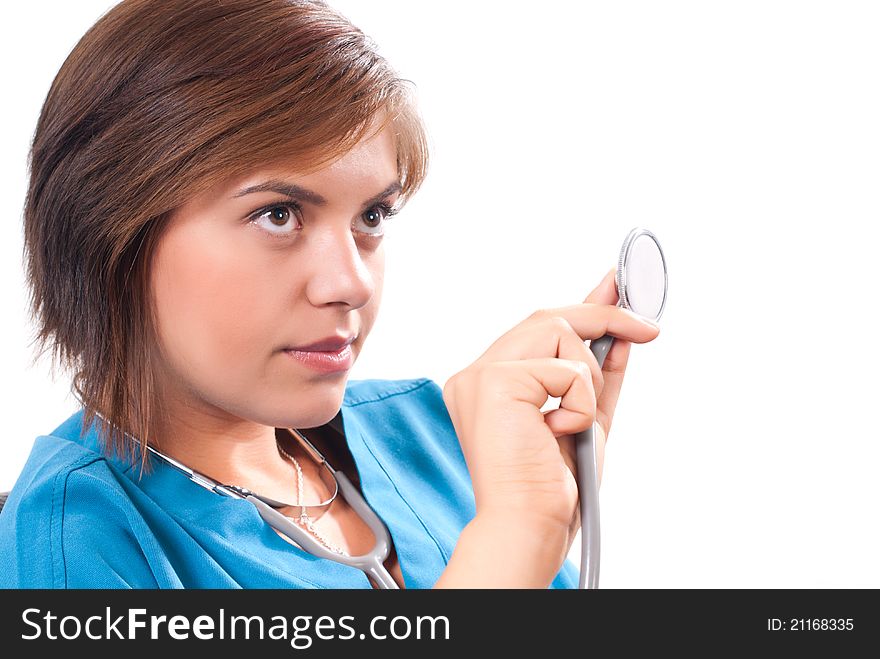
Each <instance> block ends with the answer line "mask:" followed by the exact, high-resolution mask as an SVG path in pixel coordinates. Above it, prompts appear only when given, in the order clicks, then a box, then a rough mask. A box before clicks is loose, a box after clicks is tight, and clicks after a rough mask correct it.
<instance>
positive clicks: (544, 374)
mask: <svg viewBox="0 0 880 659" xmlns="http://www.w3.org/2000/svg"><path fill="white" fill-rule="evenodd" d="M491 370H492V372H493V374H494V375H496V376H497V377H500V378H501V380H502V381H503V382H504V387H505V389H506V391H507V395H510V396H512V397H514V398H517V399H519V400H522V401H525V402H527V403H530V404H532V405H534V406H535V407H536V408H540V407H541V406H542V405H543V404H544V403H545V402H547V396H553V397H555V398H559V399H560V400H559V408H558V409H556V410H551V412H548V413H547V414H546V415H545V416H544V419H545V422H546V423H547V425H548V426H549V427H550V430H551V431H552V432H553V433H554V435H558V434H567V433H575V432H580V431H581V430H585V429H587V428H589V427H590V425H591V424H592V423H593V421H594V420H595V419H596V394H595V392H594V391H593V381H592V378H591V377H590V371H589V369H588V368H587V367H586V366H585V365H584V363H583V362H579V361H569V360H567V359H556V358H550V357H546V358H538V359H525V360H519V361H512V362H494V363H493V364H492V369H491ZM554 413H555V414H554Z"/></svg>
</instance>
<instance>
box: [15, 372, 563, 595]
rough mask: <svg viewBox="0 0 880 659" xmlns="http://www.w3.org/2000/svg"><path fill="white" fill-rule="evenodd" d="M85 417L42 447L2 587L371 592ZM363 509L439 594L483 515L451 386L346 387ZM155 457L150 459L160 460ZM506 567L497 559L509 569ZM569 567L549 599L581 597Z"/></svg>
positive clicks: (24, 482) (413, 577)
mask: <svg viewBox="0 0 880 659" xmlns="http://www.w3.org/2000/svg"><path fill="white" fill-rule="evenodd" d="M82 418H83V410H82V409H80V410H79V411H78V412H76V413H75V414H73V415H72V416H71V417H70V418H68V419H67V421H65V422H64V423H62V424H61V425H60V426H59V427H58V428H57V429H56V430H55V431H53V432H52V434H50V435H44V436H40V437H37V439H36V440H35V442H34V446H33V449H32V450H31V454H30V456H29V458H28V460H27V463H26V464H25V466H24V469H23V470H22V472H21V474H20V476H19V478H18V480H17V482H16V484H15V486H14V488H13V489H12V491H11V493H10V495H9V499H8V501H7V503H6V506H5V507H4V508H3V511H2V513H0V565H2V569H0V588H370V587H371V586H370V582H369V581H368V580H367V577H366V576H365V575H364V573H363V572H361V571H360V570H358V569H357V568H352V567H348V566H345V565H342V564H340V563H336V562H334V561H331V560H328V559H322V558H316V557H314V556H312V555H310V554H308V553H307V552H305V551H303V550H301V549H299V548H298V547H295V546H294V545H292V544H290V543H289V542H287V541H285V540H284V539H282V538H281V537H280V536H279V535H278V534H277V533H276V532H275V531H274V530H273V529H272V528H271V527H270V526H269V525H267V524H266V523H265V522H264V521H263V520H262V518H261V517H260V516H259V513H258V512H257V509H256V508H255V507H254V506H253V504H251V503H250V502H248V501H245V500H243V499H234V498H230V497H226V496H222V495H218V494H216V493H214V492H210V491H209V490H206V489H204V488H203V487H201V486H199V485H197V484H196V483H193V482H192V481H190V480H189V479H188V478H187V477H186V476H185V475H184V474H182V473H180V472H179V471H178V470H176V469H174V468H173V467H171V466H170V465H168V464H166V463H164V462H162V461H161V460H157V459H155V458H153V459H152V460H151V464H152V465H153V470H152V472H151V473H150V474H144V475H143V477H142V478H141V479H140V480H138V478H137V472H138V471H139V469H136V468H134V467H132V466H129V465H127V464H125V463H123V462H122V461H120V460H119V459H118V458H116V457H115V456H108V455H105V454H104V453H103V452H102V451H101V449H100V445H99V443H98V432H97V429H96V424H94V423H93V424H92V425H91V426H90V427H89V428H88V429H87V430H86V432H81V428H82ZM340 418H341V420H342V425H343V427H344V435H345V438H346V441H347V442H348V447H349V449H350V450H351V453H352V456H353V458H354V461H355V464H356V466H357V471H358V474H359V476H360V481H361V489H362V492H363V494H364V497H365V499H366V500H367V501H368V502H369V503H370V505H371V506H372V507H373V508H374V509H375V510H376V512H377V513H378V515H379V516H380V517H381V518H382V520H383V521H384V522H385V524H386V525H387V526H388V530H389V531H390V533H391V536H392V540H393V543H394V547H395V550H396V552H397V556H398V560H399V562H400V569H401V573H402V575H403V578H404V583H405V584H406V587H407V588H431V587H432V586H433V585H434V583H435V582H436V581H437V579H438V578H439V577H440V574H441V573H442V572H443V570H444V569H445V567H446V565H447V563H448V562H449V558H450V556H451V555H452V550H453V549H454V548H455V544H456V541H457V540H458V537H459V535H460V534H461V532H462V530H463V529H464V527H465V525H466V524H467V523H468V522H469V521H470V520H471V519H473V516H474V514H475V506H474V495H473V486H472V483H471V480H470V475H469V473H468V470H467V466H466V463H465V460H464V456H463V454H462V451H461V445H460V444H459V441H458V438H457V436H456V434H455V429H454V427H453V425H452V421H451V420H450V418H449V414H448V410H447V408H446V406H445V403H444V402H443V395H442V390H441V388H440V387H439V386H438V385H437V384H436V383H435V382H434V381H433V380H430V379H428V378H419V379H410V380H350V381H349V382H348V384H347V386H346V390H345V396H344V400H343V404H342V406H341V409H340V414H339V415H337V417H336V420H337V421H338V420H339V419H340ZM151 457H152V456H151ZM503 558H504V557H503V556H500V557H499V560H503ZM577 584H578V572H577V569H576V568H575V566H574V565H573V564H572V563H571V562H570V561H569V560H566V561H565V563H564V564H563V566H562V568H561V570H560V571H559V573H558V574H557V575H556V577H555V578H554V580H553V583H552V584H551V586H550V587H551V588H577Z"/></svg>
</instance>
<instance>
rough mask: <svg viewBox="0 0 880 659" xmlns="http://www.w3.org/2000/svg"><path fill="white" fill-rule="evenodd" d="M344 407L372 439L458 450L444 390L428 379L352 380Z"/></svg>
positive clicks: (408, 446)
mask: <svg viewBox="0 0 880 659" xmlns="http://www.w3.org/2000/svg"><path fill="white" fill-rule="evenodd" d="M343 407H344V408H345V412H348V414H349V417H350V416H352V415H353V416H355V417H356V418H357V420H358V422H359V423H360V425H361V430H362V431H364V432H365V433H366V434H367V435H368V436H369V437H370V438H371V439H372V441H373V442H379V441H381V442H383V443H390V444H392V445H393V446H397V447H398V448H404V447H406V448H409V449H415V448H420V449H422V450H424V449H426V448H429V449H430V448H431V447H434V448H436V449H437V450H443V451H447V452H448V451H453V452H459V451H460V448H461V447H460V445H459V442H458V437H457V436H456V434H455V429H454V427H453V425H452V420H451V419H450V417H449V412H448V410H447V409H446V404H445V403H444V401H443V390H442V389H441V388H440V386H439V385H438V384H437V383H436V382H434V381H433V380H431V379H430V378H415V379H408V380H356V381H352V382H351V383H350V385H349V387H348V389H347V391H346V395H345V401H344V403H343Z"/></svg>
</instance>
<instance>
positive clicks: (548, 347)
mask: <svg viewBox="0 0 880 659" xmlns="http://www.w3.org/2000/svg"><path fill="white" fill-rule="evenodd" d="M555 318H562V319H564V320H565V321H566V322H567V323H568V325H570V326H571V328H572V330H573V331H574V332H575V334H576V335H577V336H578V337H579V338H580V339H581V341H586V340H588V339H597V338H599V337H600V336H604V335H605V334H611V335H612V336H614V337H616V338H620V339H624V340H626V341H632V342H633V343H647V342H648V341H652V340H654V339H655V338H657V335H658V334H660V328H659V327H658V326H657V325H655V324H652V323H651V322H650V321H648V320H647V319H645V318H643V317H642V316H639V315H638V314H635V313H633V312H631V311H629V310H627V309H624V308H622V307H615V306H611V305H604V304H594V303H587V302H584V303H582V304H575V305H572V306H568V307H557V308H555V309H542V310H540V311H536V312H535V313H533V314H532V315H531V316H529V317H528V318H526V319H525V320H524V321H522V322H521V323H519V324H518V325H516V326H515V327H514V328H513V329H511V330H509V331H508V332H507V333H505V334H504V335H503V336H501V337H500V338H499V339H497V340H496V341H495V342H494V343H493V344H492V345H491V346H489V348H488V349H487V350H486V351H485V352H484V353H483V354H482V355H480V357H479V358H478V360H477V361H508V360H513V359H528V358H537V357H554V356H556V354H557V350H558V346H559V338H558V337H559V334H560V332H561V331H562V329H561V328H562V327H563V326H562V325H561V324H558V325H556V326H554V325H552V323H554V322H555V323H559V321H557V320H554V319H555ZM548 323H550V324H549V325H548ZM554 327H556V328H557V329H556V330H555V331H551V329H553V328H554Z"/></svg>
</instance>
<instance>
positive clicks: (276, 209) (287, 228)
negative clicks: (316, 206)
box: [251, 202, 300, 238]
mask: <svg viewBox="0 0 880 659" xmlns="http://www.w3.org/2000/svg"><path fill="white" fill-rule="evenodd" d="M298 212H300V207H299V206H298V205H297V204H294V203H292V202H284V203H283V204H273V205H272V206H268V207H266V208H265V209H263V210H261V211H258V212H257V214H256V215H254V216H253V218H252V220H251V221H252V222H254V223H256V224H258V225H260V226H262V228H263V229H265V230H266V231H268V232H269V233H271V234H273V236H277V237H281V238H283V237H286V236H289V235H290V234H292V233H293V232H294V231H295V230H296V229H295V228H292V222H291V221H292V220H294V219H295V218H296V214H297V213H298Z"/></svg>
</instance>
